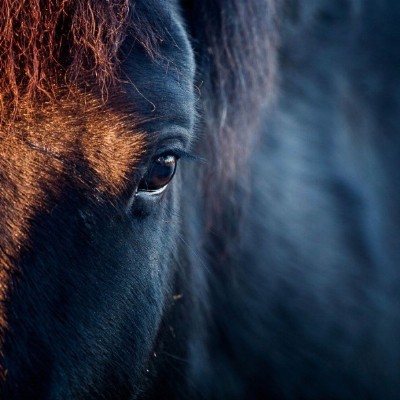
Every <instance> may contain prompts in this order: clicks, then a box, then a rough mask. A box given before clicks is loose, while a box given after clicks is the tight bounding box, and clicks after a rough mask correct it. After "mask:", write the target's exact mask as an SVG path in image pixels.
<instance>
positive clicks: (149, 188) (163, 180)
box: [138, 154, 178, 192]
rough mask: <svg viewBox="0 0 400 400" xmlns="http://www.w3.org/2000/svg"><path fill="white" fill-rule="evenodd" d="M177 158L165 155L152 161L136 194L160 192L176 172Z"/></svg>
mask: <svg viewBox="0 0 400 400" xmlns="http://www.w3.org/2000/svg"><path fill="white" fill-rule="evenodd" d="M177 161H178V159H177V157H176V156H174V155H172V154H167V155H163V156H160V157H158V158H157V159H156V160H154V161H153V163H152V164H151V166H150V168H149V170H148V171H147V173H146V175H145V176H144V177H143V178H142V180H141V181H140V183H139V186H138V192H139V191H142V192H157V191H160V192H161V191H162V190H163V189H165V188H166V187H167V185H168V183H169V182H170V181H171V179H172V177H173V176H174V174H175V171H176V164H177Z"/></svg>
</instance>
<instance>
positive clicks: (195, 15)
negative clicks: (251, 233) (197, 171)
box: [183, 0, 279, 259]
mask: <svg viewBox="0 0 400 400" xmlns="http://www.w3.org/2000/svg"><path fill="white" fill-rule="evenodd" d="M183 6H184V7H185V11H186V19H187V21H188V25H189V32H190V34H191V36H192V38H193V40H192V44H193V47H194V50H195V54H196V56H197V60H196V61H197V62H196V66H197V68H198V72H199V81H198V83H197V85H198V86H199V92H200V106H201V108H202V113H201V115H203V120H202V121H201V122H200V129H201V131H202V132H204V134H203V140H202V141H201V144H200V146H201V147H202V148H201V150H200V151H201V153H203V154H206V157H207V163H206V166H205V172H204V174H202V175H203V179H202V182H201V185H202V187H201V192H202V193H204V194H205V196H204V201H205V203H206V205H205V207H206V210H205V214H206V215H207V221H206V225H207V231H208V232H214V233H215V235H214V237H213V239H212V241H213V242H214V244H215V243H216V242H217V240H216V239H217V238H218V237H219V238H221V237H228V236H229V233H228V231H229V227H234V226H236V227H237V226H239V224H238V223H237V221H236V222H234V221H233V220H234V219H235V218H236V217H237V216H238V215H239V214H241V212H242V210H241V208H243V206H244V203H245V199H244V197H245V196H246V193H248V191H249V190H250V188H249V185H248V182H249V179H248V173H249V171H248V168H247V165H248V161H249V157H250V155H251V153H252V148H253V147H254V145H255V143H256V141H257V132H259V130H258V129H257V127H258V125H259V124H260V122H261V121H260V118H261V117H262V115H263V113H262V110H263V108H265V106H266V104H267V103H268V102H270V101H271V100H272V99H273V97H274V87H275V81H276V79H275V76H276V63H277V60H276V59H277V43H278V40H277V23H278V17H277V15H278V11H279V10H278V7H279V2H277V1H275V0H246V1H243V0H232V1H226V0H201V1H200V0H187V1H183ZM233 229H236V228H233ZM227 241H229V239H227ZM216 252H217V253H223V252H224V250H223V249H218V250H216ZM212 258H214V259H215V257H212ZM217 258H218V257H217Z"/></svg>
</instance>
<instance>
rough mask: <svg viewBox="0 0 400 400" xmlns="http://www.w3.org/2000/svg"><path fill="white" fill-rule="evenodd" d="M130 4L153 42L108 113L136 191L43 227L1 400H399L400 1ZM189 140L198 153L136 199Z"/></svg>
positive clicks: (19, 277) (15, 291) (75, 194)
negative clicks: (144, 182)
mask: <svg viewBox="0 0 400 400" xmlns="http://www.w3.org/2000/svg"><path fill="white" fill-rule="evenodd" d="M132 7H133V8H132V9H133V10H134V11H133V16H132V18H133V19H134V21H136V22H138V21H140V23H142V24H143V27H147V28H149V27H151V29H149V30H148V31H146V29H147V28H146V29H145V28H143V37H145V38H147V39H149V38H150V39H151V40H150V39H149V43H151V45H152V46H153V45H154V46H153V48H152V51H151V52H149V51H148V49H146V48H145V46H141V45H140V44H139V42H141V43H143V42H145V40H139V39H140V38H139V39H138V38H137V37H132V36H129V34H128V36H127V38H126V40H125V42H124V44H123V46H122V48H121V50H120V53H121V55H122V57H121V59H122V60H123V62H122V65H121V70H120V74H121V80H122V81H123V82H124V97H123V98H122V99H121V98H119V99H116V98H111V99H109V100H110V101H111V104H114V106H115V105H119V106H120V107H121V108H123V107H124V104H126V103H128V104H130V105H131V107H133V106H134V109H135V112H136V113H138V114H139V116H140V117H141V120H142V121H144V122H143V123H142V125H141V128H142V130H143V131H145V132H146V139H147V148H146V154H145V155H144V156H143V157H142V158H141V161H140V165H139V166H138V170H137V171H136V172H135V173H134V174H133V176H132V179H131V182H130V184H128V185H127V188H126V190H125V191H124V192H123V193H122V194H121V195H120V196H114V197H112V196H108V197H107V196H106V197H104V196H100V197H99V196H96V195H94V194H93V193H90V192H88V191H87V190H83V189H82V188H81V187H77V185H76V181H74V180H73V179H72V178H71V181H69V180H68V179H67V180H65V181H63V182H61V183H60V187H61V189H62V191H61V193H62V195H61V196H60V195H56V194H53V193H50V194H49V200H48V202H47V204H48V206H47V207H46V209H45V210H43V211H42V212H41V213H36V214H35V215H34V218H33V220H32V223H31V229H30V232H29V244H28V245H27V246H26V247H25V248H24V249H22V252H21V255H20V257H19V258H18V260H16V261H15V268H16V270H15V273H14V275H13V279H12V284H11V287H10V291H9V297H8V299H7V302H6V310H7V321H8V327H7V331H6V335H5V341H4V346H3V349H2V351H3V355H2V365H3V366H4V367H5V369H6V378H5V383H4V384H3V385H2V386H1V395H2V398H4V399H7V400H23V399H30V400H36V399H37V400H39V399H41V400H42V399H48V400H53V399H54V400H61V399H62V400H67V399H68V400H69V399H74V400H79V399H87V400H89V399H109V400H114V399H115V400H116V399H118V400H123V399H127V400H128V399H240V400H243V399H282V400H283V399H307V400H309V399H310V400H312V399H324V400H326V399H336V400H346V399H384V400H390V399H397V398H399V396H400V379H399V377H398V373H399V366H400V346H399V344H398V342H399V339H398V337H399V334H400V318H399V307H400V292H399V290H398V286H399V281H400V273H399V271H398V265H400V242H399V241H400V212H399V204H400V191H399V189H398V187H399V184H400V176H399V174H400V172H399V171H400V168H399V167H400V165H399V160H400V143H399V137H398V134H397V132H398V131H399V121H400V118H399V115H398V113H399V111H400V110H399V106H400V104H399V95H398V90H397V85H398V84H399V76H400V74H399V67H400V63H399V61H400V50H399V48H398V43H399V39H400V28H399V25H398V21H399V20H400V3H399V2H398V1H397V0H384V1H381V2H377V1H376V0H364V1H359V0H316V1H312V2H304V1H300V0H282V2H280V1H273V0H246V1H243V0H215V1H211V0H210V1H208V0H207V1H205V0H203V1H201V0H198V1H197V0H182V1H180V2H177V1H165V2H164V1H156V0H146V1H137V2H134V3H132ZM147 33H148V36H146V34H147ZM149 35H150V36H149ZM160 38H161V39H162V40H161V41H159V39H160ZM176 148H179V151H180V152H181V153H186V152H192V153H195V154H198V155H200V161H196V160H192V159H191V158H195V157H190V156H189V157H186V158H187V159H184V158H185V156H183V157H182V160H180V165H179V167H178V171H177V174H176V176H175V177H174V180H173V181H172V182H171V183H170V185H169V187H168V188H167V190H166V192H165V193H164V194H163V195H162V196H159V197H149V196H147V195H146V194H144V193H139V194H138V196H136V197H135V198H134V200H133V201H132V195H133V193H134V192H135V190H136V188H137V185H138V180H139V179H140V176H141V175H142V174H144V173H145V172H146V170H147V168H148V166H149V165H150V164H151V160H152V159H153V158H154V157H155V155H157V154H159V153H160V151H163V152H168V151H171V149H173V150H174V151H175V150H176ZM201 159H203V161H202V160H201ZM85 167H86V168H87V167H88V166H87V165H85V164H84V165H81V166H80V168H81V169H80V170H79V171H75V172H76V173H77V174H82V175H85V174H86V173H88V171H87V170H86V169H85ZM0 197H1V193H0ZM0 204H1V202H0ZM0 223H2V224H3V223H5V222H4V221H2V222H0ZM0 250H1V249H0Z"/></svg>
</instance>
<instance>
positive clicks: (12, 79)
mask: <svg viewBox="0 0 400 400" xmlns="http://www.w3.org/2000/svg"><path fill="white" fill-rule="evenodd" d="M128 33H129V34H131V35H132V36H133V37H134V39H135V41H136V42H138V43H139V44H140V45H142V46H143V47H144V49H145V51H147V52H148V53H149V54H150V55H151V56H154V53H155V48H156V46H157V40H158V37H157V34H156V33H155V32H154V31H153V28H152V27H151V26H150V24H149V23H148V21H146V19H145V18H144V17H143V16H140V15H139V14H138V13H135V12H134V10H133V9H132V8H131V7H130V1H129V0H107V1H95V0H31V1H25V0H3V1H1V2H0V71H1V76H0V107H1V108H0V111H2V112H3V113H4V111H6V110H7V112H9V111H10V110H11V111H14V112H15V111H17V110H18V104H19V103H21V101H22V102H23V104H24V105H27V104H34V103H37V102H38V100H42V99H44V100H46V101H49V100H50V101H51V100H54V99H55V98H56V96H57V95H58V91H59V90H60V88H64V89H67V90H68V91H71V90H74V88H76V87H80V88H82V86H85V85H87V84H88V83H90V85H91V86H96V87H98V88H100V92H101V93H102V95H104V93H105V92H106V91H107V89H108V88H109V87H110V86H111V85H113V84H115V83H116V81H117V80H118V77H117V76H118V66H119V64H120V61H121V60H120V54H119V52H120V46H121V44H122V43H123V41H124V39H125V37H126V35H127V34H128Z"/></svg>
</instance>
